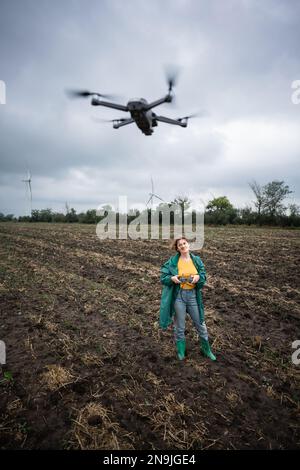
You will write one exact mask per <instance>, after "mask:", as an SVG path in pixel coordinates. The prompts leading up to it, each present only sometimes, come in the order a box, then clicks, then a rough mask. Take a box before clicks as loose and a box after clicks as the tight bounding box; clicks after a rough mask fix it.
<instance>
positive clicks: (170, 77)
mask: <svg viewBox="0 0 300 470" xmlns="http://www.w3.org/2000/svg"><path fill="white" fill-rule="evenodd" d="M178 75H179V67H177V66H174V65H173V66H168V67H167V70H166V78H167V83H168V86H169V89H168V92H169V94H171V93H172V90H173V88H174V87H175V86H176V83H177V79H178Z"/></svg>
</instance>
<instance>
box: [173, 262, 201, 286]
mask: <svg viewBox="0 0 300 470" xmlns="http://www.w3.org/2000/svg"><path fill="white" fill-rule="evenodd" d="M194 274H198V272H197V269H196V267H195V265H194V263H193V261H192V259H189V260H188V261H185V260H184V259H182V258H179V260H178V277H179V278H180V277H190V276H192V275H194ZM180 287H181V288H182V289H194V288H195V284H191V283H190V282H183V283H181V284H180Z"/></svg>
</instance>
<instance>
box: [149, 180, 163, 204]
mask: <svg viewBox="0 0 300 470" xmlns="http://www.w3.org/2000/svg"><path fill="white" fill-rule="evenodd" d="M149 195H150V198H149V200H148V202H147V203H146V206H147V207H148V204H149V202H150V201H151V209H152V206H153V198H155V197H156V199H160V200H161V201H163V199H162V198H161V197H159V196H157V194H155V193H154V184H153V179H152V176H151V193H149Z"/></svg>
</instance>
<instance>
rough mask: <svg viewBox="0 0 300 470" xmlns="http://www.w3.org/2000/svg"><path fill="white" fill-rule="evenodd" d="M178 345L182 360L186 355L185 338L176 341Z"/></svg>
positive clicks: (178, 352)
mask: <svg viewBox="0 0 300 470" xmlns="http://www.w3.org/2000/svg"><path fill="white" fill-rule="evenodd" d="M176 346H177V356H178V359H179V360H180V361H182V359H184V357H185V339H180V340H179V341H176Z"/></svg>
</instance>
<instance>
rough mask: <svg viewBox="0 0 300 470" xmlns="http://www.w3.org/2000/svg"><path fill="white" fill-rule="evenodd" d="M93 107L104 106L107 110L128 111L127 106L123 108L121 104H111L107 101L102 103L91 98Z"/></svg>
mask: <svg viewBox="0 0 300 470" xmlns="http://www.w3.org/2000/svg"><path fill="white" fill-rule="evenodd" d="M91 104H92V105H93V106H106V107H107V108H113V109H118V110H119V111H128V108H127V106H123V105H122V104H117V103H111V102H109V101H102V100H99V99H98V98H93V99H92V101H91Z"/></svg>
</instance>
